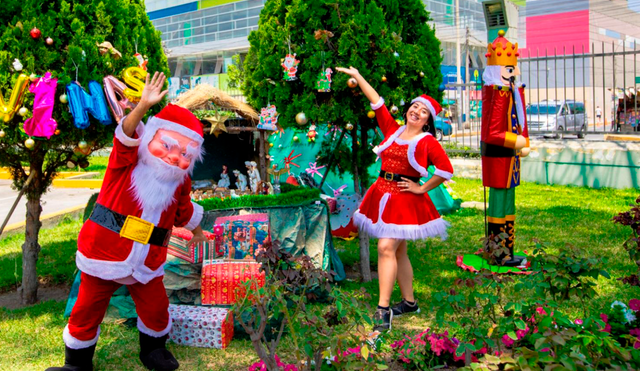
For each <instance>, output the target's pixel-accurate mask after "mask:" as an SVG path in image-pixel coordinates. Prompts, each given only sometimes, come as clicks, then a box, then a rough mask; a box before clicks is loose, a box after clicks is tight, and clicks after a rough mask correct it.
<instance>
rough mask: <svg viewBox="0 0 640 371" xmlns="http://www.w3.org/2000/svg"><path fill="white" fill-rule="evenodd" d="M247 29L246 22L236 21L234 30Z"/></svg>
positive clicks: (243, 20) (244, 20)
mask: <svg viewBox="0 0 640 371" xmlns="http://www.w3.org/2000/svg"><path fill="white" fill-rule="evenodd" d="M245 27H247V20H246V19H242V20H240V21H236V28H245Z"/></svg>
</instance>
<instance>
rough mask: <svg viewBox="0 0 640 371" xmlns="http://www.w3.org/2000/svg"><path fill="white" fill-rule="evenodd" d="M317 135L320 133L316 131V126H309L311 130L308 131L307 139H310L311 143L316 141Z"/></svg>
mask: <svg viewBox="0 0 640 371" xmlns="http://www.w3.org/2000/svg"><path fill="white" fill-rule="evenodd" d="M316 135H318V132H317V131H316V126H315V125H311V126H310V127H309V131H308V132H307V138H308V139H307V140H308V141H309V143H311V142H314V143H315V141H316Z"/></svg>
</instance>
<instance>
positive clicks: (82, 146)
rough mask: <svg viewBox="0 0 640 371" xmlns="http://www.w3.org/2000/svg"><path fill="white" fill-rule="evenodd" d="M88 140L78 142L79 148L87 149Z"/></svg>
mask: <svg viewBox="0 0 640 371" xmlns="http://www.w3.org/2000/svg"><path fill="white" fill-rule="evenodd" d="M87 145H88V144H87V142H85V141H84V140H81V141H80V143H78V148H80V149H85V148H87Z"/></svg>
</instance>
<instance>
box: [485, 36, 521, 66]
mask: <svg viewBox="0 0 640 371" xmlns="http://www.w3.org/2000/svg"><path fill="white" fill-rule="evenodd" d="M519 56H520V54H519V53H518V43H515V44H512V43H511V42H510V41H509V40H507V39H506V38H505V37H504V31H503V30H500V31H498V37H496V39H495V40H493V43H491V44H489V45H488V46H487V54H485V57H487V65H488V66H516V65H518V57H519Z"/></svg>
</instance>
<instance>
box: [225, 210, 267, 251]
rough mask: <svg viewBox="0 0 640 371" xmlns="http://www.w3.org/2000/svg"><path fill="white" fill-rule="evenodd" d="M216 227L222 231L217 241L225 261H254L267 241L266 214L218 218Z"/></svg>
mask: <svg viewBox="0 0 640 371" xmlns="http://www.w3.org/2000/svg"><path fill="white" fill-rule="evenodd" d="M216 227H218V228H221V229H222V231H221V232H219V233H221V235H220V236H219V237H218V239H219V240H220V245H221V246H220V249H221V250H223V251H224V252H223V256H224V258H226V259H236V260H237V259H250V260H252V259H255V256H256V254H257V253H258V251H260V249H261V248H262V245H263V244H264V242H265V241H267V240H268V239H269V215H268V214H247V215H234V216H230V217H220V218H217V219H216Z"/></svg>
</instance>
